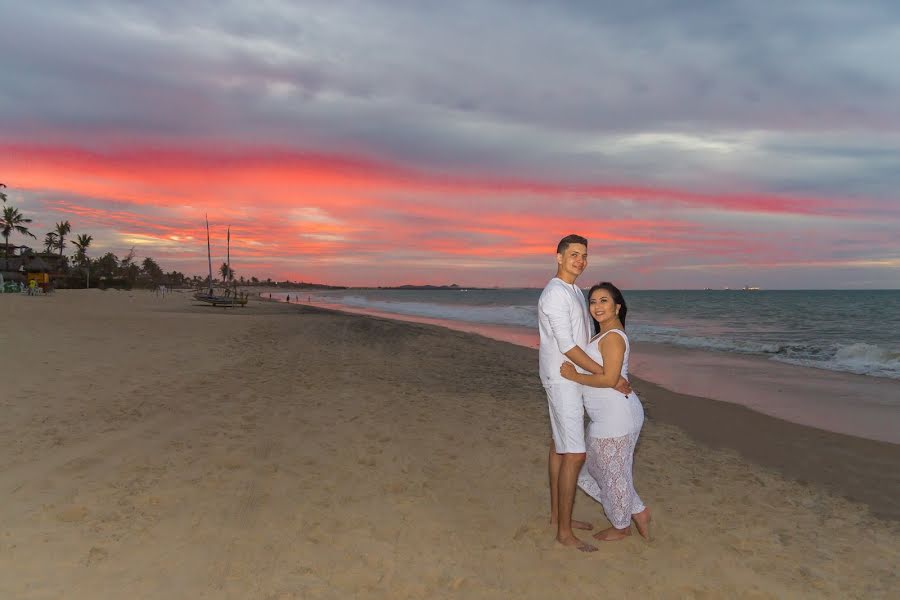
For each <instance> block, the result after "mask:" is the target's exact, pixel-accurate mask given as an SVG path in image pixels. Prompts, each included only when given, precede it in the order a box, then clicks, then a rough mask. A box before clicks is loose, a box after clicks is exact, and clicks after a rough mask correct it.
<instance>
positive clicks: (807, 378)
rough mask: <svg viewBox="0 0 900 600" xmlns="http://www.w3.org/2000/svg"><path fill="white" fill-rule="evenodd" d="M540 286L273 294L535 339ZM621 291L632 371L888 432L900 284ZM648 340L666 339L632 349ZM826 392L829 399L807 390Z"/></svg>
mask: <svg viewBox="0 0 900 600" xmlns="http://www.w3.org/2000/svg"><path fill="white" fill-rule="evenodd" d="M540 293H541V290H540V289H471V290H469V289H453V290H378V289H351V290H328V291H313V292H307V291H303V292H292V293H284V294H273V298H277V299H280V300H285V299H286V297H287V296H289V295H290V296H291V301H292V302H303V303H305V302H308V301H312V303H313V304H319V305H323V306H327V307H331V308H337V309H344V310H349V311H353V312H360V313H366V314H378V315H382V316H388V317H391V316H394V317H396V318H399V319H409V320H421V321H427V322H433V323H438V324H441V325H444V326H448V327H451V328H456V329H462V330H465V331H473V332H476V333H481V334H483V335H486V336H488V337H493V338H497V339H503V340H505V341H510V342H513V343H518V344H521V345H527V346H530V347H537V343H538V335H537V301H538V297H539V296H540ZM623 293H624V295H625V299H626V302H627V303H628V318H627V322H626V329H627V331H628V334H629V337H630V339H631V340H632V346H633V348H634V351H633V353H632V371H633V372H634V373H635V374H636V375H638V376H640V377H643V378H645V379H648V380H650V381H653V382H654V383H658V384H660V385H663V386H664V387H668V388H669V389H673V390H674V391H678V392H683V393H690V394H695V395H703V396H705V397H709V398H714V399H719V400H723V401H728V402H736V403H740V404H745V405H747V406H750V407H751V408H753V409H755V410H759V411H761V412H765V413H768V414H772V415H774V416H778V417H780V418H785V419H787V420H791V421H795V422H800V423H804V424H808V425H812V426H816V427H820V428H824V429H829V430H832V431H838V432H841V433H848V434H850V435H857V436H861V437H870V438H873V439H881V440H885V441H892V442H894V443H898V442H900V290H796V291H790V290H752V291H744V290H708V291H700V290H673V291H656V290H654V291H649V290H646V291H644V290H636V291H630V290H623ZM653 347H656V348H668V349H669V350H668V351H667V353H663V354H660V353H654V352H644V350H649V349H651V348H653ZM678 349H681V350H682V351H681V352H679V351H678ZM636 355H637V358H636ZM663 357H665V358H663ZM685 357H689V358H691V360H690V361H687V362H686V360H687V359H686V358H685ZM673 359H674V360H673ZM778 364H781V365H794V366H795V367H798V368H795V369H793V370H792V369H789V368H787V367H786V366H782V367H778V366H777V365H778ZM676 365H677V366H676ZM766 365H769V366H768V367H767V366H766ZM683 371H690V372H692V373H693V374H694V376H693V377H691V376H689V375H685V374H684V373H683ZM722 373H728V375H727V379H725V378H723V376H722ZM701 374H702V376H701ZM742 377H743V380H742V379H741V378H742ZM856 377H858V379H857V378H856ZM867 381H868V383H866V382H867ZM798 382H800V383H803V382H805V383H803V385H800V383H798ZM816 385H818V386H819V387H816ZM826 385H827V386H828V387H824V386H826ZM736 386H737V387H736ZM801 388H802V389H801ZM784 389H791V390H792V391H793V392H794V394H793V399H788V398H786V397H785V395H784V394H783V393H782V390H784ZM832 390H835V391H834V392H832ZM829 395H831V396H834V397H835V398H837V399H838V400H839V402H826V401H825V400H816V398H817V397H820V396H829Z"/></svg>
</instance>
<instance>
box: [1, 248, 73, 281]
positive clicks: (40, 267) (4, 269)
mask: <svg viewBox="0 0 900 600" xmlns="http://www.w3.org/2000/svg"><path fill="white" fill-rule="evenodd" d="M67 267H68V259H67V258H66V257H65V256H59V255H58V254H53V253H47V252H35V251H34V250H32V249H31V248H30V247H28V246H13V245H10V246H9V249H8V254H7V253H4V255H3V256H0V275H2V276H3V281H4V282H7V283H15V284H18V283H22V284H23V285H27V284H28V280H29V278H33V279H36V280H37V281H38V283H39V284H40V285H41V286H42V287H44V288H46V287H48V286H51V285H52V284H53V282H54V281H57V280H59V279H60V278H62V277H65V275H66V270H67Z"/></svg>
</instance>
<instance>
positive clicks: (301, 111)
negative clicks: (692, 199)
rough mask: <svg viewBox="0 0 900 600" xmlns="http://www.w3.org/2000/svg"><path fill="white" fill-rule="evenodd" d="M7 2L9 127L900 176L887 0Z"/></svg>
mask: <svg viewBox="0 0 900 600" xmlns="http://www.w3.org/2000/svg"><path fill="white" fill-rule="evenodd" d="M3 4H5V5H6V6H5V7H4V14H5V15H6V18H5V21H6V22H7V23H9V24H12V25H14V26H11V27H8V28H7V31H6V32H5V33H4V35H3V36H0V131H2V132H3V133H2V134H0V136H2V138H4V139H6V140H7V141H10V140H11V141H20V140H37V141H40V140H47V141H54V142H60V141H62V142H69V143H72V144H75V145H82V144H104V143H108V144H114V143H125V142H129V143H131V142H134V143H141V142H145V143H149V144H155V143H160V142H162V143H167V144H180V143H184V144H187V143H194V142H197V141H203V140H214V141H217V142H221V141H227V142H228V143H229V144H232V145H234V146H236V147H239V146H240V145H274V146H281V147H288V148H296V149H298V150H313V151H320V152H335V153H339V152H348V151H349V152H353V153H356V154H359V155H362V156H369V157H374V158H379V159H384V160H388V161H393V162H398V163H401V164H405V165H411V166H414V167H421V168H427V169H437V170H444V171H448V172H463V173H474V174H478V173H491V174H496V173H500V174H504V175H508V176H516V175H524V176H529V177H539V178H549V179H562V180H573V181H601V182H605V181H612V182H622V181H637V180H639V181H641V182H643V183H647V184H649V185H660V186H674V185H683V186H687V187H690V188H697V189H702V190H707V189H713V190H715V189H717V188H718V189H724V186H726V185H729V186H732V185H734V186H737V187H739V188H740V189H755V190H759V191H775V192H790V193H796V194H801V195H802V194H823V195H833V196H838V197H843V196H852V197H871V198H873V199H874V201H878V202H882V203H883V206H884V207H885V208H884V210H885V211H886V212H890V206H891V205H890V203H891V202H892V201H893V200H894V199H895V198H896V193H895V192H894V190H895V189H896V184H897V183H900V181H898V177H900V176H898V175H897V173H898V172H900V170H898V169H897V166H900V131H898V127H897V124H898V123H900V102H898V99H900V72H898V71H897V70H896V69H895V68H894V67H893V66H892V60H891V58H892V57H893V56H895V55H896V54H897V53H898V52H900V39H898V37H897V34H896V29H895V28H894V27H893V24H895V23H897V22H898V19H900V6H898V5H897V4H896V3H895V2H892V1H889V0H884V1H881V2H874V1H873V2H865V3H847V2H842V1H838V0H825V1H819V2H812V1H799V2H792V3H787V4H785V3H780V2H750V1H740V0H732V1H724V2H715V3H710V2H700V1H674V0H673V1H657V2H649V1H640V2H630V3H620V2H591V1H587V0H585V1H569V2H550V1H547V2H536V1H532V2H519V1H512V0H508V1H494V2H483V1H477V0H469V1H461V2H453V3H446V2H413V1H391V2H388V1H384V2H371V1H368V2H362V1H360V2H324V1H315V2H305V3H301V4H297V3H294V2H287V1H285V2H271V3H265V4H259V5H256V4H249V5H248V4H246V3H237V2H224V3H223V2H211V1H210V2H189V3H185V2H174V1H157V2H104V1H96V0H94V1H88V2H79V3H77V4H73V3H70V2H64V1H59V2H40V3H18V2H16V3H13V2H4V3H3ZM659 134H665V135H662V136H660V135H659ZM876 134H877V139H876V141H875V142H874V143H873V142H872V140H873V136H875V135H876ZM642 135H643V136H649V137H647V138H646V140H645V141H644V142H642V143H639V144H636V145H634V144H632V145H629V144H631V143H632V142H633V141H634V140H635V139H640V136H642ZM654 136H656V137H654ZM666 136H668V137H666ZM672 136H676V138H673V137H672ZM677 136H681V137H677ZM835 136H839V137H840V139H841V141H840V143H839V144H836V143H835ZM673 139H676V141H677V140H678V139H680V140H682V141H679V142H677V143H676V142H673ZM685 139H688V140H693V141H691V142H690V143H683V142H684V140H685ZM723 139H724V140H726V141H727V140H731V141H733V142H734V143H730V144H728V143H726V144H725V145H724V146H723V145H722V144H721V143H720V142H722V140H723ZM873 144H874V145H873ZM725 191H728V190H725ZM894 214H896V213H894Z"/></svg>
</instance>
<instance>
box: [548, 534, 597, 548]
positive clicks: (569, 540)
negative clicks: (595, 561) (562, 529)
mask: <svg viewBox="0 0 900 600" xmlns="http://www.w3.org/2000/svg"><path fill="white" fill-rule="evenodd" d="M556 541H557V542H559V543H560V544H562V545H563V546H571V547H573V548H577V549H578V551H579V552H596V551H597V546H592V545H591V544H588V543H587V542H582V541H581V540H579V539H578V538H577V537H575V536H574V535H573V536H571V537H563V538H560V537H557V538H556Z"/></svg>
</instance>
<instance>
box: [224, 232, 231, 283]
mask: <svg viewBox="0 0 900 600" xmlns="http://www.w3.org/2000/svg"><path fill="white" fill-rule="evenodd" d="M227 239H228V241H227V245H226V246H225V248H226V250H225V264H227V265H228V273H227V274H226V275H227V277H228V281H231V279H232V277H231V225H229V226H228V238H227Z"/></svg>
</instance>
